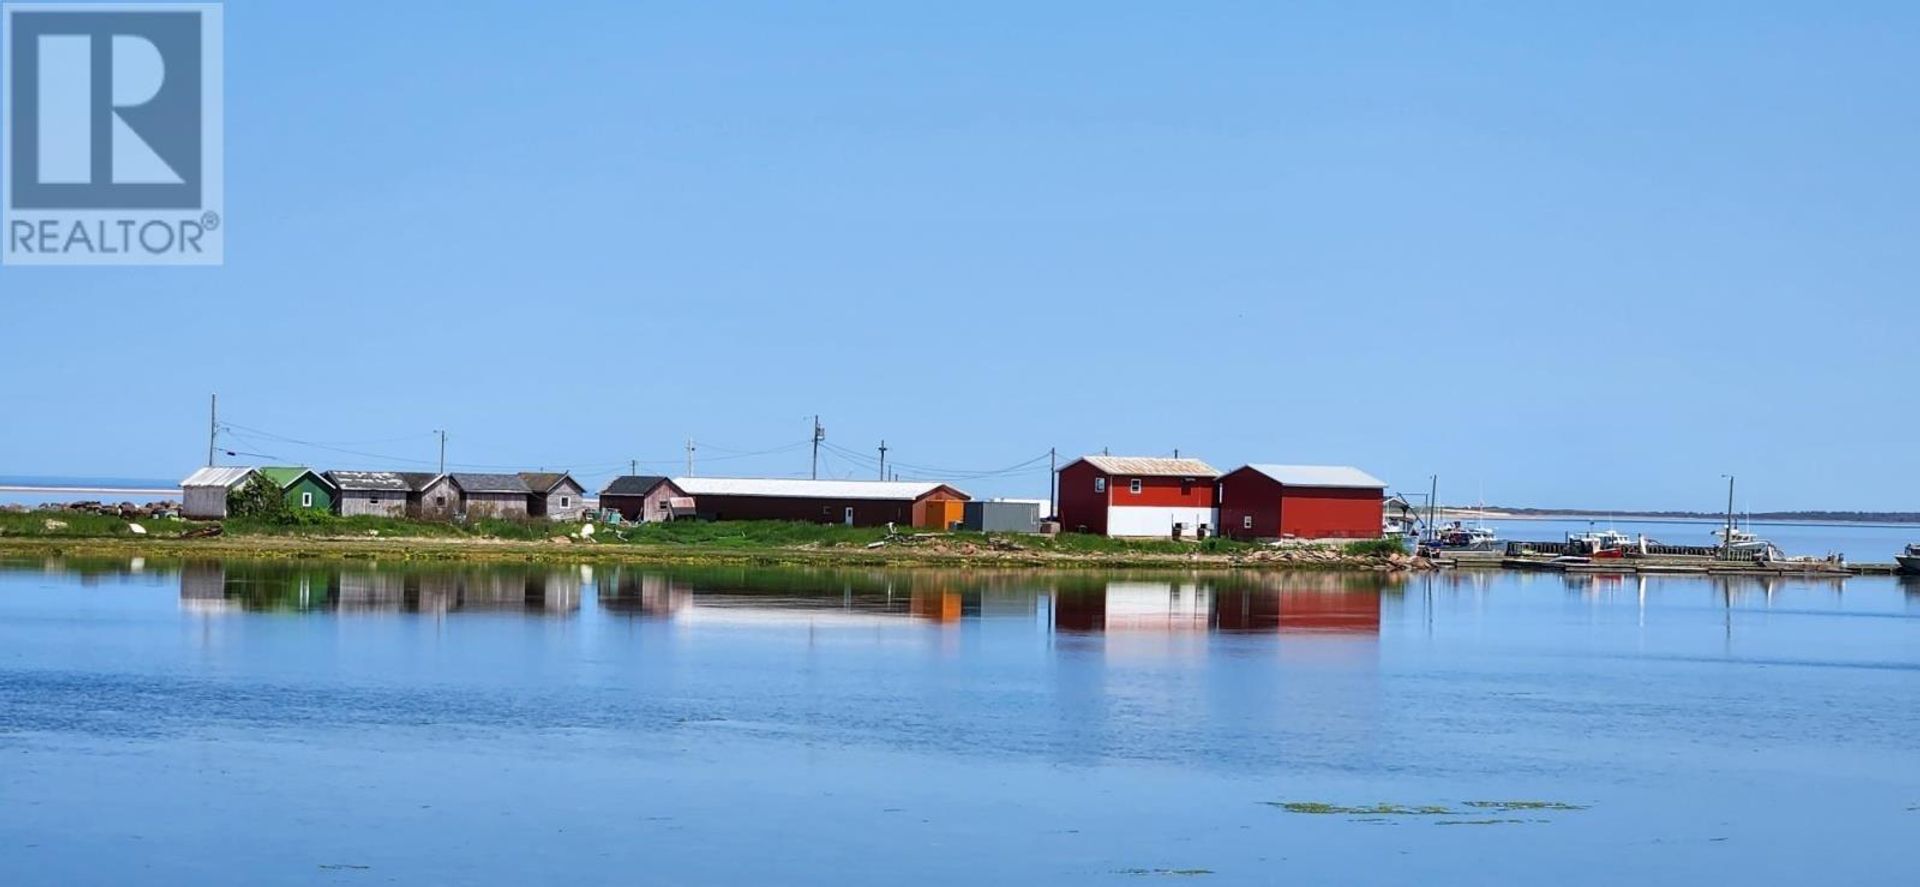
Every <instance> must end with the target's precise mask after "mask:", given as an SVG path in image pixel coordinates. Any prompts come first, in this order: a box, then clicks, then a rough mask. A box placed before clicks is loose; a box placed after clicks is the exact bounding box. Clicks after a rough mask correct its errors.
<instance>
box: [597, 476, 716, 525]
mask: <svg viewBox="0 0 1920 887" xmlns="http://www.w3.org/2000/svg"><path fill="white" fill-rule="evenodd" d="M600 508H601V509H602V510H604V511H615V512H619V514H620V518H621V520H626V521H632V522H635V523H648V522H652V521H667V520H674V519H675V518H682V517H692V516H693V511H694V509H693V498H692V497H690V496H688V495H687V494H686V492H685V491H683V490H681V489H680V488H679V487H677V486H674V485H673V481H671V480H668V479H666V478H664V477H659V476H656V475H643V474H623V475H621V476H619V477H616V478H614V479H613V482H612V483H610V484H607V488H606V489H604V490H601V491H600Z"/></svg>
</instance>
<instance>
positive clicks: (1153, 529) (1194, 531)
mask: <svg viewBox="0 0 1920 887" xmlns="http://www.w3.org/2000/svg"><path fill="white" fill-rule="evenodd" d="M1219 476H1220V472H1219V471H1216V470H1214V467H1213V466H1211V465H1208V464H1207V463H1205V462H1202V461H1200V460H1199V459H1159V458H1141V457H1132V456H1086V457H1083V458H1080V459H1075V460H1074V461H1072V462H1069V463H1067V465H1066V466H1065V467H1063V468H1061V469H1060V527H1061V529H1063V530H1066V531H1067V532H1069V533H1098V534H1100V535H1103V536H1139V537H1151V538H1160V539H1164V538H1167V537H1170V536H1175V535H1179V536H1182V537H1185V538H1188V539H1191V538H1194V537H1195V536H1197V535H1198V534H1199V532H1200V531H1201V530H1202V529H1204V530H1206V531H1207V532H1209V533H1211V532H1213V531H1214V529H1215V528H1216V527H1218V526H1219V524H1220V521H1219V518H1218V517H1217V516H1216V514H1215V512H1214V510H1213V503H1214V489H1213V482H1214V479H1215V478H1218V477H1219ZM1378 522H1379V521H1378V519H1377V518H1376V520H1375V523H1378Z"/></svg>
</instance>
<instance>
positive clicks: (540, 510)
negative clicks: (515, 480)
mask: <svg viewBox="0 0 1920 887" xmlns="http://www.w3.org/2000/svg"><path fill="white" fill-rule="evenodd" d="M520 480H521V481H522V482H523V483H525V484H526V485H527V489H528V490H530V491H532V492H531V493H530V494H529V495H528V496H527V513H528V514H529V515H532V516H533V517H544V518H547V519H548V520H578V519H579V517H580V515H582V514H585V513H586V510H587V507H586V502H585V501H584V500H585V499H586V495H587V488H586V487H583V486H581V485H580V482H579V481H577V480H574V479H573V476H572V475H570V474H567V473H566V472H564V471H560V472H551V471H522V472H520Z"/></svg>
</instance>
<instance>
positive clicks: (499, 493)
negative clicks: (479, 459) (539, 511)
mask: <svg viewBox="0 0 1920 887" xmlns="http://www.w3.org/2000/svg"><path fill="white" fill-rule="evenodd" d="M447 477H448V478H450V479H451V480H452V482H453V488H454V490H455V491H456V492H458V493H459V499H458V503H457V505H456V511H455V514H456V515H458V516H460V517H469V518H473V517H504V518H523V517H526V516H527V500H528V499H529V498H530V497H531V495H532V492H533V491H532V490H529V489H527V482H526V481H523V480H521V479H520V475H517V474H462V473H459V472H455V473H453V474H449V475H447Z"/></svg>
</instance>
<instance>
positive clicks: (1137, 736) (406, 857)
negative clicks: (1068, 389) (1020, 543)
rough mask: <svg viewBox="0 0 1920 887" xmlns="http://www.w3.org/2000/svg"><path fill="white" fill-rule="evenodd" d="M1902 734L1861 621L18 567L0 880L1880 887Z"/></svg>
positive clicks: (469, 573)
mask: <svg viewBox="0 0 1920 887" xmlns="http://www.w3.org/2000/svg"><path fill="white" fill-rule="evenodd" d="M1916 703H1920V586H1914V587H1907V586H1903V585H1901V584H1900V583H1899V582H1898V581H1897V580H1894V579H1887V578H1859V579H1851V580H1847V581H1846V582H1845V583H1844V584H1842V583H1839V582H1806V581H1793V580H1779V581H1771V582H1764V581H1760V580H1735V581H1726V580H1708V579H1705V578H1693V577H1658V578H1648V579H1647V580H1645V581H1644V582H1642V581H1639V580H1634V579H1624V580H1622V579H1608V578H1605V577H1585V578H1575V577H1560V576H1550V575H1524V576H1521V575H1501V574H1479V575H1466V574H1446V575H1441V576H1438V577H1416V578H1414V579H1411V580H1408V581H1404V582H1389V581H1387V580H1383V579H1379V578H1376V577H1373V576H1371V575H1366V576H1333V575H1270V576H1260V577H1244V576H1243V577H1221V576H1209V575H1200V574H1176V575H1167V574H1137V575H1136V574H1127V575H1107V574H1084V575H1068V576H1059V575H1046V574H1039V575H1036V574H1005V575H1001V574H983V573H945V572H941V573H933V572H915V573H898V572H896V573H888V572H874V571H860V572H835V571H754V572H749V571H738V570H734V571H728V570H717V571H716V570H709V571H691V572H657V571H645V570H633V569H614V568H607V567H598V568H591V569H589V568H586V567H572V568H564V569H549V568H539V569H514V568H489V569H472V570H445V569H441V570H402V569H395V568H390V567H383V568H374V567H371V566H369V565H365V564H361V565H355V566H345V567H341V566H327V565H324V564H322V565H311V564H309V565H302V566H299V567H293V566H287V565H261V564H245V563H198V564H189V565H179V564H161V563H153V562H148V563H140V562H135V563H133V564H129V563H126V562H117V563H95V564H86V563H77V562H74V563H66V564H40V563H32V564H13V565H11V566H10V567H7V568H4V569H0V883H4V884H9V885H13V884H22V885H38V884H59V885H67V884H107V883H193V884H247V885H257V884H304V883H318V884H386V883H402V884H524V883H568V884H639V883H662V884H750V883H751V884H845V883H860V884H981V883H1010V884H1011V883H1089V884H1126V883H1137V882H1140V881H1141V880H1143V879H1144V880H1146V881H1148V882H1159V881H1162V880H1178V881H1192V882H1194V883H1202V884H1239V883H1257V884H1266V883H1282V882H1291V883H1304V884H1323V883H1341V884H1373V883H1377V884H1389V883H1392V884H1401V883H1409V882H1414V881H1423V882H1429V883H1522V882H1525V883H1537V882H1551V883H1573V884H1608V885H1613V884H1619V883H1654V884H1699V883H1755V884H1788V883H1792V884H1808V883H1814V884H1883V883H1910V882H1911V877H1912V866H1911V863H1910V861H1909V860H1908V859H1907V852H1908V851H1907V848H1908V846H1909V844H1910V841H1911V838H1912V836H1913V835H1914V834H1915V832H1916V830H1920V763H1917V761H1920V757H1917V753H1916V745H1917V744H1920V705H1916ZM1513 800H1533V801H1551V802H1559V803H1565V804H1573V805H1581V806H1584V807H1585V808H1586V809H1581V810H1546V811H1541V810H1512V809H1508V810H1505V811H1493V810H1489V809H1487V808H1484V807H1481V808H1475V807H1472V806H1469V805H1468V804H1467V802H1472V801H1513ZM1269 802H1318V803H1327V804H1335V805H1367V804H1374V803H1379V802H1388V803H1395V804H1404V805H1437V806H1444V807H1447V808H1448V809H1450V810H1456V811H1460V812H1459V813H1456V814H1454V815H1436V816H1374V815H1368V814H1360V813H1352V814H1328V815H1317V814H1309V813H1296V812H1289V811H1288V810H1286V809H1283V808H1280V807H1276V806H1272V805H1271V804H1270V803H1269ZM1506 820H1518V821H1513V822H1509V821H1506ZM1193 869H1204V870H1208V871H1210V872H1211V874H1192V875H1188V876H1181V875H1174V874H1153V873H1154V872H1155V871H1156V870H1167V871H1173V870H1193Z"/></svg>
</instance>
